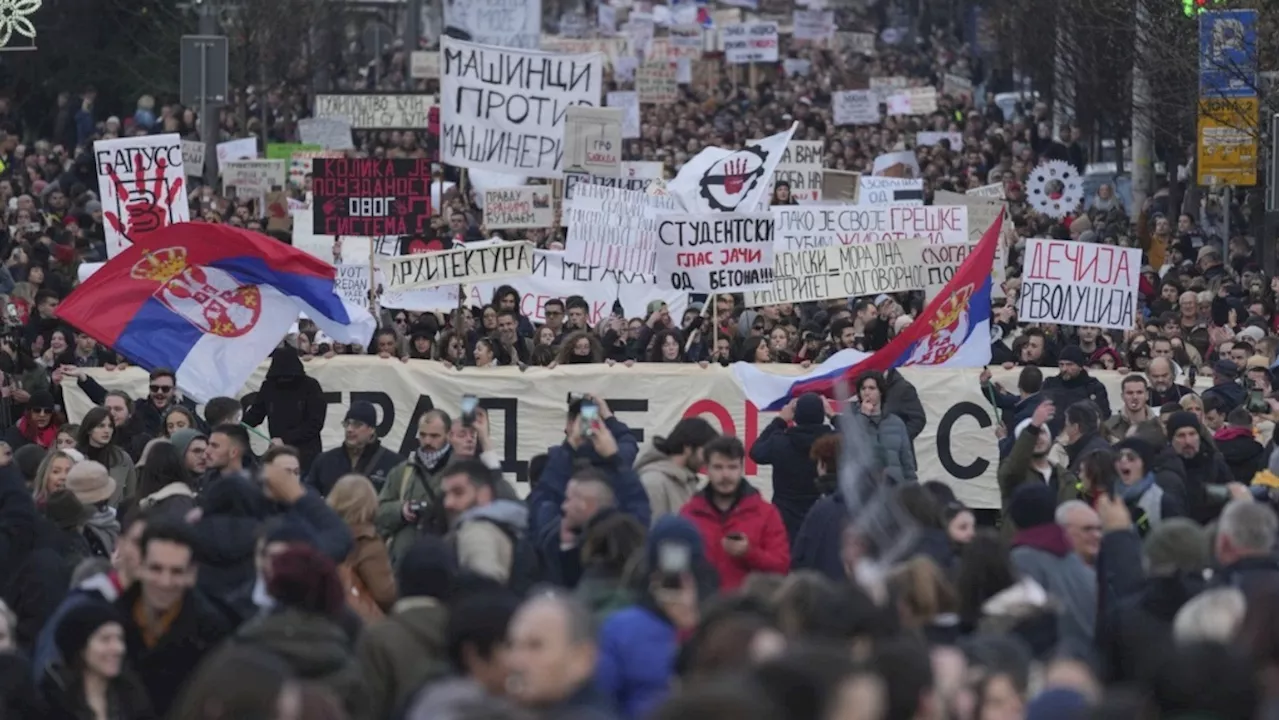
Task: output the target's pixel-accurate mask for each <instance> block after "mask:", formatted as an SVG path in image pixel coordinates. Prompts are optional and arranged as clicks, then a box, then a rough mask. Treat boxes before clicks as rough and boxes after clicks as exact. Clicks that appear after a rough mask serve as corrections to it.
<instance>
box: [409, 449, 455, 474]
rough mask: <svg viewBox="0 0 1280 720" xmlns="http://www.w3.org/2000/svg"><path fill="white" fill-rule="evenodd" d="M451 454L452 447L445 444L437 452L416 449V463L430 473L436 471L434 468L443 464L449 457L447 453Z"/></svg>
mask: <svg viewBox="0 0 1280 720" xmlns="http://www.w3.org/2000/svg"><path fill="white" fill-rule="evenodd" d="M451 452H453V446H452V445H450V444H449V443H445V444H444V447H442V448H440V449H439V450H423V449H422V448H418V462H420V463H422V467H424V468H426V469H427V470H429V471H431V472H435V471H436V469H437V468H436V466H437V465H439V464H440V463H442V462H444V460H445V459H447V458H448V457H449V453H451Z"/></svg>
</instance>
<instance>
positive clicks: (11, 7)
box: [0, 0, 44, 50]
mask: <svg viewBox="0 0 1280 720" xmlns="http://www.w3.org/2000/svg"><path fill="white" fill-rule="evenodd" d="M43 2H44V0H0V50H27V49H32V48H34V46H35V39H36V26H35V23H33V22H31V17H30V16H32V15H34V14H35V12H36V11H37V10H39V9H40V5H41V3H43ZM15 34H16V35H21V36H22V37H25V38H28V39H29V40H31V43H32V44H31V47H30V48H28V47H16V48H11V47H9V41H10V40H12V39H13V36H14V35H15Z"/></svg>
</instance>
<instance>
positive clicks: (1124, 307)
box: [1018, 280, 1137, 327]
mask: <svg viewBox="0 0 1280 720" xmlns="http://www.w3.org/2000/svg"><path fill="white" fill-rule="evenodd" d="M1136 304H1137V297H1136V296H1135V295H1134V292H1133V290H1130V289H1128V288H1115V287H1097V286H1090V285H1059V284H1056V283H1046V282H1038V281H1034V280H1032V281H1027V282H1024V283H1023V286H1022V298H1021V301H1020V304H1019V312H1018V315H1019V317H1022V318H1023V319H1024V320H1025V321H1026V322H1036V321H1039V320H1046V321H1052V322H1066V323H1068V324H1072V325H1100V326H1103V327H1124V326H1125V324H1126V323H1127V324H1129V325H1132V324H1133V322H1132V318H1133V311H1134V308H1135V307H1136Z"/></svg>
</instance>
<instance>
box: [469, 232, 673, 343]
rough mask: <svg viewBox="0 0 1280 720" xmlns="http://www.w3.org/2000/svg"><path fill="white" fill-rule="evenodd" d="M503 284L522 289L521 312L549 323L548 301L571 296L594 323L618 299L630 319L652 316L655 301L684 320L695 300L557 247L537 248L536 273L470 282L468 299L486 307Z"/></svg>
mask: <svg viewBox="0 0 1280 720" xmlns="http://www.w3.org/2000/svg"><path fill="white" fill-rule="evenodd" d="M500 285H510V286H511V287H513V288H515V289H516V292H518V293H520V312H521V314H523V315H525V316H526V317H528V318H529V319H530V320H533V321H534V322H538V323H541V322H546V319H547V316H546V312H545V308H546V304H547V301H548V300H551V299H553V298H559V299H561V300H563V299H565V298H567V297H569V296H571V295H578V296H580V297H582V299H584V300H586V301H587V305H589V306H590V309H589V311H588V313H587V317H588V320H589V321H590V322H591V324H592V325H593V326H594V325H596V324H597V323H599V322H600V320H601V319H603V318H605V317H608V315H609V313H610V312H611V311H612V310H613V303H614V302H621V303H622V309H623V311H624V312H626V313H627V317H647V313H646V312H645V308H646V307H648V305H649V303H651V302H653V301H654V300H661V301H662V302H665V303H666V304H667V307H668V308H669V309H670V311H671V317H673V318H679V317H683V316H684V309H685V307H687V306H688V304H689V296H688V293H684V292H681V291H679V290H672V289H671V288H665V287H659V286H658V283H657V281H656V280H655V279H654V277H653V276H652V275H643V274H641V273H633V272H623V271H620V270H616V269H606V268H589V267H584V266H582V265H578V264H576V263H572V262H569V261H568V260H566V259H565V256H564V253H562V252H554V251H551V250H535V251H534V252H533V273H532V274H529V275H525V276H523V277H517V278H508V279H506V280H503V281H501V282H492V283H476V284H474V285H469V286H467V298H468V300H469V301H470V303H471V305H473V306H475V307H483V306H485V305H488V304H489V303H490V302H492V300H493V291H494V290H496V289H497V288H498V286H500Z"/></svg>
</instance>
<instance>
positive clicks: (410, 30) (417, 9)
mask: <svg viewBox="0 0 1280 720" xmlns="http://www.w3.org/2000/svg"><path fill="white" fill-rule="evenodd" d="M405 8H406V9H407V11H408V13H409V16H408V17H407V18H405V22H404V51H405V52H406V53H411V52H413V51H414V50H417V49H418V42H419V38H421V37H422V0H409V2H407V3H405ZM405 62H406V63H407V62H409V58H408V56H406V57H405ZM406 75H407V73H406ZM406 81H409V80H408V78H406ZM409 82H412V81H409Z"/></svg>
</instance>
